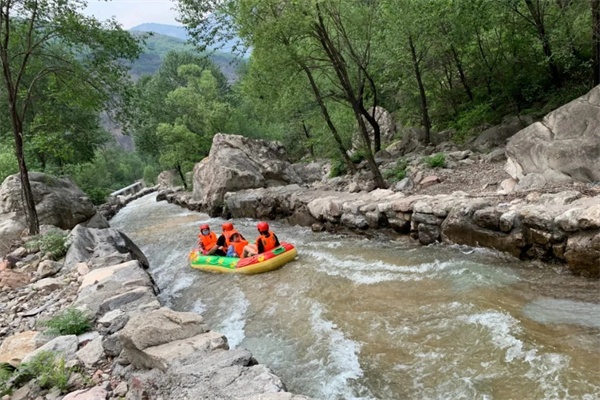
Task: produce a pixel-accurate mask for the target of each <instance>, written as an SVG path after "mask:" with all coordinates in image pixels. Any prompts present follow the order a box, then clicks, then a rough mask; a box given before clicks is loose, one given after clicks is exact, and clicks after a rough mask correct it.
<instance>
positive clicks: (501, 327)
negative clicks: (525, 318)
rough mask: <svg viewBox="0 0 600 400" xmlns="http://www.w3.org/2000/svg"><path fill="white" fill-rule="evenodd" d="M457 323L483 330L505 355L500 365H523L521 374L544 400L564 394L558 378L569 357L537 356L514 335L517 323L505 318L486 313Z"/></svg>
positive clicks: (557, 355)
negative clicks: (525, 368) (541, 391)
mask: <svg viewBox="0 0 600 400" xmlns="http://www.w3.org/2000/svg"><path fill="white" fill-rule="evenodd" d="M459 320H461V321H463V322H465V323H467V324H471V325H478V326H482V327H484V328H486V329H487V330H488V332H489V334H490V336H491V339H492V343H493V344H494V345H495V346H496V347H497V348H498V349H501V350H504V351H505V354H504V361H505V362H507V363H512V362H520V363H523V364H527V365H528V366H529V370H528V371H527V373H526V374H525V377H527V378H528V379H530V380H532V381H534V382H537V384H538V385H539V388H540V389H542V390H543V391H544V393H545V395H546V397H547V398H556V397H560V398H563V397H564V396H566V395H567V394H568V391H567V390H566V389H565V388H564V386H563V384H562V383H561V380H560V379H559V377H560V374H561V372H562V371H563V370H566V369H568V366H569V361H570V359H569V357H568V356H564V355H561V354H556V353H541V354H540V353H539V350H540V349H537V348H531V347H530V346H528V345H526V344H525V343H524V342H523V341H522V340H520V339H518V338H517V336H516V335H518V334H520V333H522V328H521V324H520V322H519V321H518V320H517V319H516V318H514V317H512V316H511V315H509V314H506V313H503V312H499V311H495V310H488V311H486V312H482V313H477V314H472V315H466V316H462V317H459Z"/></svg>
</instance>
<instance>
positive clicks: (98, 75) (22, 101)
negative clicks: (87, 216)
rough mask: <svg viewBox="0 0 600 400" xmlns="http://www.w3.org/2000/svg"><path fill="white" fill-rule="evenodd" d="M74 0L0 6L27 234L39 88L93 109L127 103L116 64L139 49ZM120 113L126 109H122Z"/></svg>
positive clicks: (2, 55) (32, 226)
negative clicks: (71, 90) (29, 140)
mask: <svg viewBox="0 0 600 400" xmlns="http://www.w3.org/2000/svg"><path fill="white" fill-rule="evenodd" d="M82 8H83V3H81V2H78V1H76V0H0V63H1V64H2V81H3V85H4V88H5V92H6V99H7V106H8V110H9V120H10V123H11V130H12V133H13V138H14V143H15V155H16V157H17V160H18V163H19V173H20V178H21V186H22V190H23V198H24V200H25V207H24V208H25V212H26V216H27V223H28V228H29V232H30V233H31V234H36V233H38V232H39V222H38V217H37V212H36V209H35V203H34V199H33V194H32V191H31V185H30V182H29V177H28V167H27V162H26V159H25V144H26V143H25V139H26V137H27V130H28V129H29V125H30V123H31V115H32V114H31V110H32V109H35V107H36V104H37V102H38V99H37V97H36V94H37V93H38V91H39V87H40V85H42V82H43V81H44V80H45V79H47V78H49V77H52V78H53V79H55V81H56V83H57V84H56V86H55V87H53V88H52V91H53V92H54V93H55V94H57V95H59V96H60V94H61V93H64V92H63V89H62V85H65V86H66V85H77V87H78V88H79V90H77V91H76V92H77V93H79V94H80V95H85V97H83V98H81V97H80V99H81V100H82V101H85V100H84V99H85V98H86V97H95V98H97V99H99V101H98V102H97V106H98V108H101V105H108V103H111V102H112V103H115V102H121V101H124V100H126V96H124V95H123V94H124V93H123V88H125V87H126V86H127V85H126V81H127V70H126V68H125V67H124V65H123V64H122V63H120V62H119V61H120V60H123V59H134V58H136V57H137V56H138V55H139V51H140V48H139V45H138V43H137V41H136V40H135V39H133V38H132V37H131V36H130V35H129V34H128V33H127V32H125V31H123V30H122V29H121V28H120V26H119V25H118V24H117V23H116V22H115V21H108V22H106V23H101V22H99V21H97V20H96V19H94V18H90V17H85V16H84V15H83V14H81V10H82ZM121 109H123V110H125V108H121Z"/></svg>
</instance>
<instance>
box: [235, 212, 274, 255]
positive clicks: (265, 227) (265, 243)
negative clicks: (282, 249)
mask: <svg viewBox="0 0 600 400" xmlns="http://www.w3.org/2000/svg"><path fill="white" fill-rule="evenodd" d="M256 228H257V229H258V233H260V235H258V237H257V238H256V242H255V244H249V245H248V246H246V247H245V248H244V253H243V254H242V258H245V257H251V256H255V255H257V254H262V253H264V252H266V251H270V250H273V249H274V248H275V247H278V246H279V239H278V238H277V235H275V234H274V233H273V232H271V231H270V230H269V224H268V223H266V222H264V221H261V222H259V223H258V224H257V225H256Z"/></svg>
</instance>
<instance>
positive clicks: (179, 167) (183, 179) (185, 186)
mask: <svg viewBox="0 0 600 400" xmlns="http://www.w3.org/2000/svg"><path fill="white" fill-rule="evenodd" d="M175 169H176V170H177V172H179V177H180V178H181V182H183V188H184V189H185V190H187V183H185V176H183V171H182V170H181V164H177V165H176V166H175Z"/></svg>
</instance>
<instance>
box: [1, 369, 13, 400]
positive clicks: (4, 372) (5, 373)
mask: <svg viewBox="0 0 600 400" xmlns="http://www.w3.org/2000/svg"><path fill="white" fill-rule="evenodd" d="M13 370H14V368H12V366H11V365H10V364H7V363H2V364H0V396H4V395H6V394H10V393H11V388H10V385H9V384H8V382H9V379H10V377H11V376H12V372H13Z"/></svg>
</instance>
